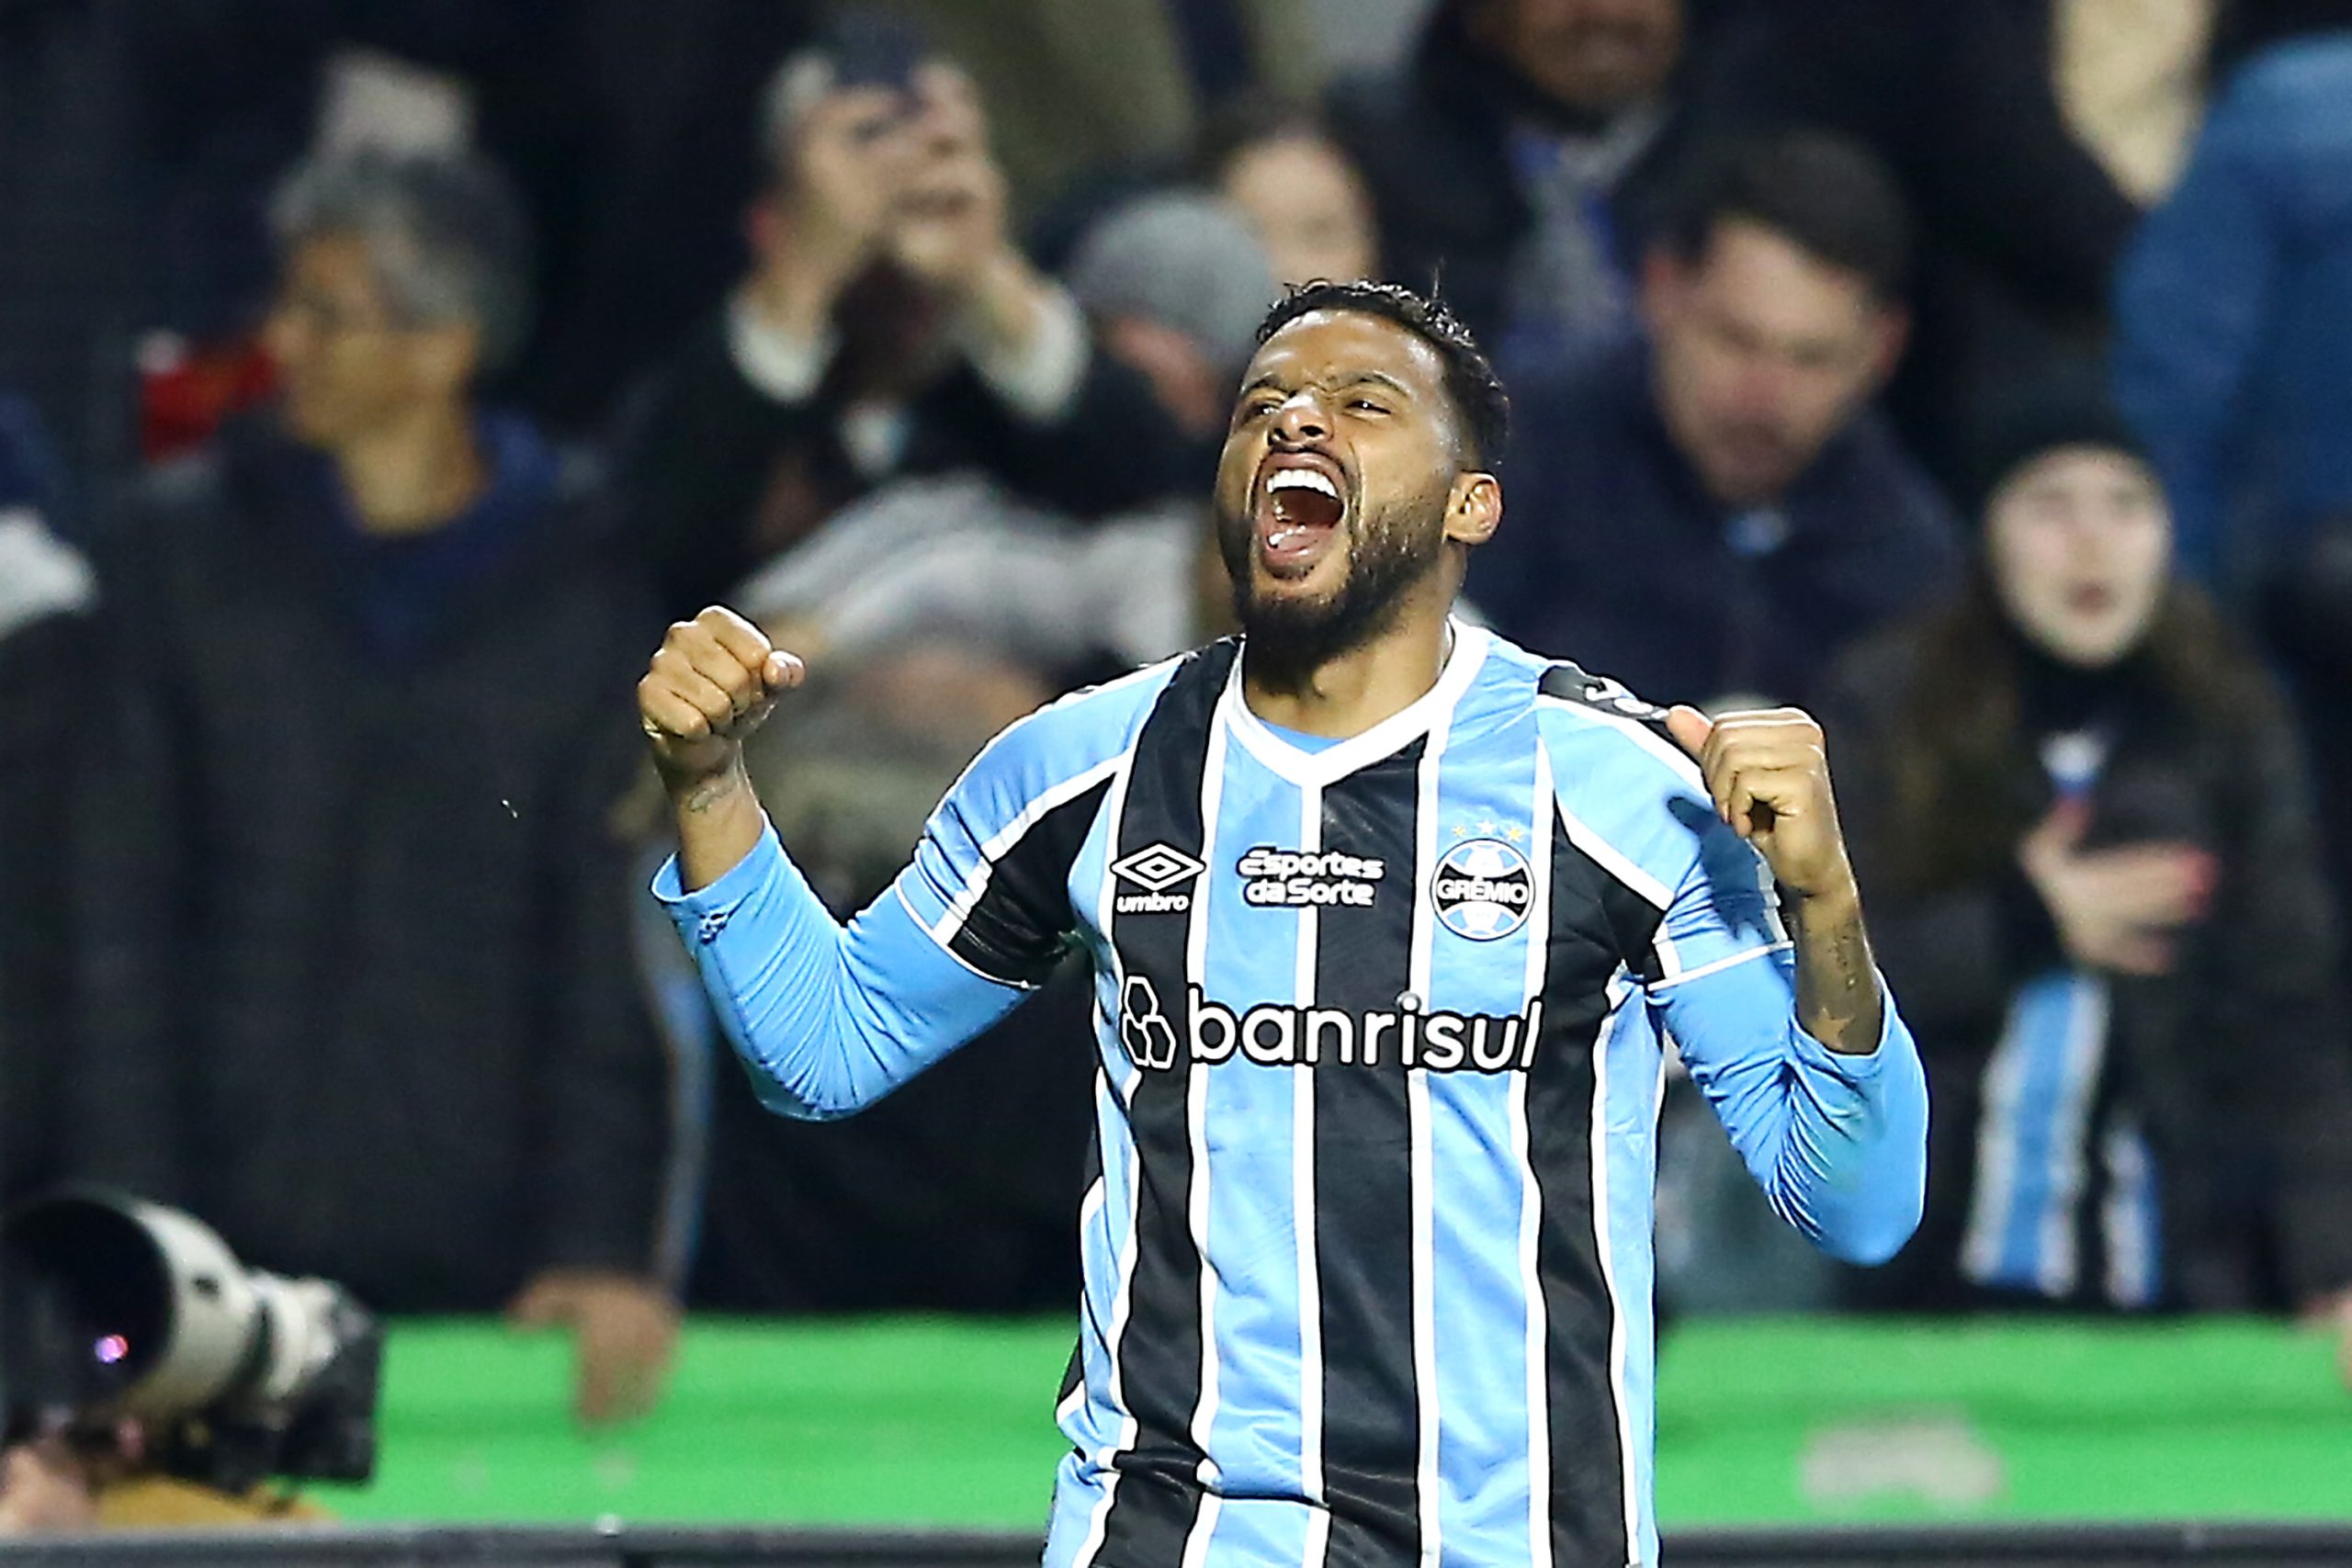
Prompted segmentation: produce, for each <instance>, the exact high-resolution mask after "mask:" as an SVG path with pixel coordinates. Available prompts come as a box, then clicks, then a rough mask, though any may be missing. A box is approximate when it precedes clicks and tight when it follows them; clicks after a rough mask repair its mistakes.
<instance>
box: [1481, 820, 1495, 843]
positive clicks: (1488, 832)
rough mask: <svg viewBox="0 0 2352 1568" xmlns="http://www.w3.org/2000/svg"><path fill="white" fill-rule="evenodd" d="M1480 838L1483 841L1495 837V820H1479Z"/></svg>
mask: <svg viewBox="0 0 2352 1568" xmlns="http://www.w3.org/2000/svg"><path fill="white" fill-rule="evenodd" d="M1478 836H1479V837H1480V838H1482V839H1491V838H1493V837H1494V836H1495V819H1494V818H1491V817H1482V818H1479V819H1478Z"/></svg>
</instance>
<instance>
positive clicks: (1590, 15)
mask: <svg viewBox="0 0 2352 1568" xmlns="http://www.w3.org/2000/svg"><path fill="white" fill-rule="evenodd" d="M1684 20H1685V18H1684V15H1683V0H1443V3H1442V5H1440V6H1439V7H1438V9H1437V10H1436V11H1435V12H1434V13H1433V14H1432V16H1431V17H1430V24H1429V27H1428V28H1427V29H1426V30H1425V31H1424V33H1423V34H1422V37H1421V40H1420V43H1419V48H1418V49H1417V50H1416V51H1415V53H1414V55H1413V58H1412V60H1411V61H1410V62H1409V63H1408V64H1407V65H1406V66H1405V68H1404V69H1403V70H1402V71H1399V72H1396V73H1388V74H1385V75H1382V76H1378V77H1374V78H1369V79H1358V80H1354V81H1350V82H1343V83H1341V84H1340V85H1339V86H1338V87H1337V88H1336V89H1335V90H1334V92H1333V94H1332V96H1331V109H1332V114H1333V117H1334V123H1335V125H1336V126H1337V128H1338V130H1339V133H1340V140H1341V141H1342V142H1344V143H1345V144H1346V145H1347V146H1348V148H1349V149H1350V150H1351V152H1353V153H1354V156H1355V159H1356V162H1357V163H1358V164H1359V165H1360V166H1361V167H1362V168H1363V171H1364V174H1365V176H1366V177H1367V178H1368V179H1369V181H1370V182H1371V186H1372V192H1373V200H1374V207H1375V208H1376V209H1377V211H1378V213H1379V219H1380V252H1381V257H1382V260H1383V262H1384V264H1385V267H1386V270H1387V272H1388V274H1389V276H1394V277H1397V278H1398V279H1400V280H1402V281H1404V282H1407V283H1409V284H1411V285H1413V286H1414V287H1416V288H1428V287H1430V283H1431V280H1432V279H1434V280H1436V282H1437V285H1438V287H1439V288H1441V289H1442V291H1443V293H1444V295H1445V298H1446V302H1447V304H1448V305H1450V306H1451V307H1452V308H1453V310H1454V312H1455V313H1456V314H1457V315H1459V316H1461V317H1462V319H1463V320H1464V321H1465V322H1467V323H1468V325H1469V326H1470V328H1471V330H1472V331H1474V332H1476V333H1477V334H1478V335H1479V337H1480V338H1481V339H1483V340H1484V341H1486V342H1487V343H1488V344H1491V345H1493V347H1494V348H1495V350H1496V351H1497V353H1498V357H1499V358H1503V359H1523V358H1525V357H1527V356H1528V355H1530V354H1532V353H1541V352H1553V351H1557V350H1558V349H1560V348H1561V347H1563V346H1566V345H1568V344H1574V343H1576V342H1578V341H1581V340H1583V339H1585V338H1588V337H1590V336H1592V335H1594V334H1596V333H1607V332H1609V331H1611V330H1612V329H1614V328H1616V327H1619V326H1622V325H1623V324H1624V323H1625V322H1626V321H1628V319H1629V318H1630V316H1631V314H1632V310H1633V302H1634V276H1633V269H1634V251H1633V249H1632V246H1631V244H1630V243H1629V242H1630V238H1631V235H1632V232H1633V231H1634V229H1636V228H1638V227H1639V224H1640V220H1639V217H1638V214H1639V211H1640V210H1641V209H1642V206H1643V204H1644V201H1645V196H1646V195H1647V194H1648V193H1651V192H1653V191H1654V190H1655V187H1656V186H1657V181H1658V179H1659V177H1660V175H1662V173H1663V171H1664V170H1665V169H1666V168H1667V167H1668V165H1669V164H1671V163H1672V161H1673V156H1674V144H1675V142H1676V141H1678V140H1679V137H1678V135H1677V134H1676V132H1677V130H1678V127H1679V123H1680V118H1681V116H1680V113H1679V108H1680V106H1679V98H1678V96H1677V95H1676V94H1675V92H1674V91H1673V87H1672V83H1673V78H1674V76H1675V73H1676V69H1677V67H1678V65H1679V63H1680V62H1681V59H1682V54H1683V44H1684V36H1683V35H1684Z"/></svg>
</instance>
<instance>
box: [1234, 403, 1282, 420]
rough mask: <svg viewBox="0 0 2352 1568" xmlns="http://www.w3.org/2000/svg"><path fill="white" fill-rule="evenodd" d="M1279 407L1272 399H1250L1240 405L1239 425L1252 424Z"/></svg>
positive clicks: (1280, 405)
mask: <svg viewBox="0 0 2352 1568" xmlns="http://www.w3.org/2000/svg"><path fill="white" fill-rule="evenodd" d="M1280 407H1282V404H1280V403H1278V402H1276V401H1275V400H1273V399H1272V398H1251V399H1250V400H1248V401H1247V402H1245V403H1243V404H1242V405H1241V423H1244V424H1254V423H1257V422H1258V421H1259V420H1261V419H1263V418H1265V417H1266V416H1267V415H1268V414H1270V413H1272V412H1274V411H1275V410H1276V409H1278V408H1280Z"/></svg>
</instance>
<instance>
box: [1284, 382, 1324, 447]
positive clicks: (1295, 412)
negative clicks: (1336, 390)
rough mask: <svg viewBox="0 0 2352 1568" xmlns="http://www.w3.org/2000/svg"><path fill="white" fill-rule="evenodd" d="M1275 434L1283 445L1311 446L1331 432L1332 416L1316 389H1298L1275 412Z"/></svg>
mask: <svg viewBox="0 0 2352 1568" xmlns="http://www.w3.org/2000/svg"><path fill="white" fill-rule="evenodd" d="M1273 434H1274V440H1275V442H1276V443H1277V444H1279V445H1281V446H1312V445H1313V444H1314V443H1316V442H1317V441H1322V440H1325V439H1327V438H1328V437H1329V435H1330V434H1331V416H1330V414H1329V412H1327V411H1326V410H1325V409H1324V407H1323V402H1322V400H1321V399H1319V398H1317V396H1316V395H1315V394H1314V393H1313V392H1311V391H1299V392H1295V393H1293V394H1292V395H1291V398H1290V400H1289V401H1288V402H1285V403H1284V404H1283V406H1282V407H1281V408H1279V409H1277V410H1275V411H1274V423H1273Z"/></svg>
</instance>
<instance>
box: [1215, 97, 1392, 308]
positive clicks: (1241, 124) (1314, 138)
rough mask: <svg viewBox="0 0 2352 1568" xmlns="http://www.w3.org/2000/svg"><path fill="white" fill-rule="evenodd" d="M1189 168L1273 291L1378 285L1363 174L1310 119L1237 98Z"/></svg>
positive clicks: (1297, 110) (1375, 237)
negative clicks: (1235, 215)
mask: <svg viewBox="0 0 2352 1568" xmlns="http://www.w3.org/2000/svg"><path fill="white" fill-rule="evenodd" d="M1196 162H1197V165H1198V168H1199V172H1200V175H1201V179H1202V183H1203V184H1204V185H1206V186H1209V187H1210V188H1211V189H1213V190H1215V191H1216V192H1217V193H1218V194H1220V195H1221V196H1223V197H1225V198H1226V199H1227V201H1230V202H1232V203H1233V205H1234V206H1235V207H1237V208H1238V209H1240V210H1241V212H1242V214H1243V216H1245V217H1246V218H1248V219H1249V220H1250V228H1252V229H1254V230H1256V231H1257V234H1258V242H1259V243H1261V244H1262V245H1263V246H1265V248H1266V254H1267V255H1268V257H1269V258H1270V259H1271V261H1272V265H1273V269H1274V276H1275V277H1276V278H1278V279H1279V280H1281V281H1282V282H1283V283H1285V284H1295V283H1312V282H1314V281H1315V280H1316V279H1317V278H1326V277H1328V278H1331V279H1334V280H1336V281H1340V282H1345V281H1347V280H1349V279H1351V278H1357V277H1373V276H1378V274H1379V271H1380V250H1379V245H1380V238H1379V233H1378V231H1377V230H1376V229H1375V228H1374V223H1373V214H1372V194H1371V192H1370V190H1369V189H1368V188H1367V187H1366V186H1365V185H1364V179H1363V170H1361V169H1359V168H1357V167H1356V165H1355V162H1354V160H1353V159H1351V157H1349V155H1348V151H1347V149H1346V148H1344V147H1342V146H1340V143H1339V142H1338V141H1337V140H1335V139H1334V138H1333V136H1332V134H1331V130H1330V128H1329V125H1328V124H1327V123H1326V122H1325V121H1324V119H1323V118H1322V117H1321V116H1320V115H1318V114H1317V113H1316V112H1315V111H1313V110H1312V109H1307V108H1303V107H1297V106H1295V105H1285V104H1283V103H1281V102H1279V101H1276V100H1273V99H1261V98H1244V99H1242V100H1240V101H1239V102H1238V103H1237V104H1235V105H1234V106H1233V107H1231V108H1230V109H1229V110H1227V112H1226V113H1225V114H1224V115H1222V116H1221V117H1219V118H1217V119H1216V120H1215V121H1213V122H1211V124H1210V125H1209V127H1208V129H1207V130H1206V131H1205V132H1204V135H1203V138H1202V142H1201V151H1200V154H1199V157H1198V159H1197V161H1196Z"/></svg>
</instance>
